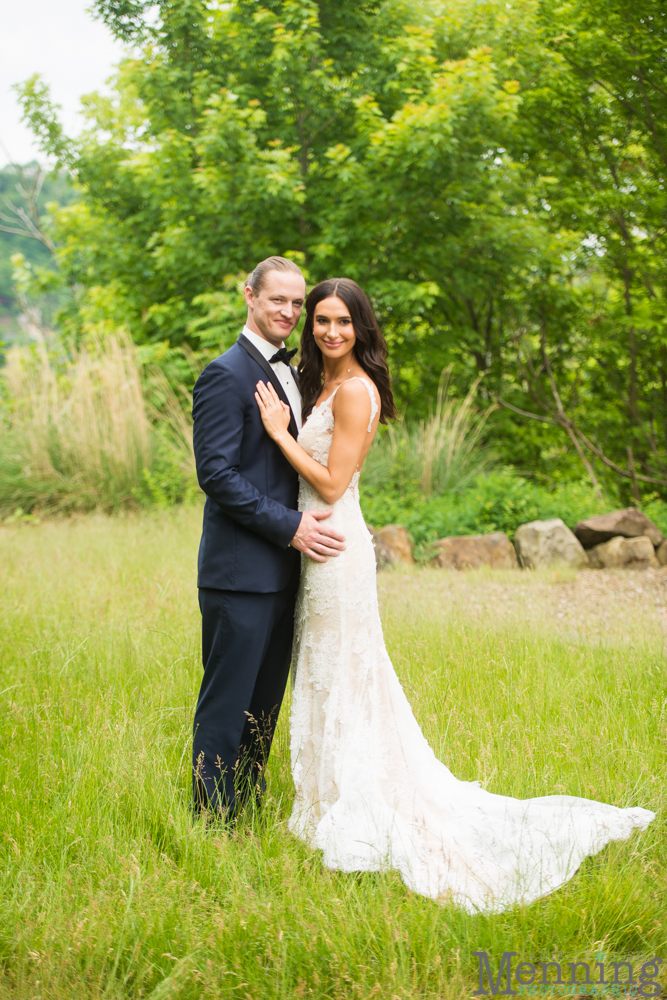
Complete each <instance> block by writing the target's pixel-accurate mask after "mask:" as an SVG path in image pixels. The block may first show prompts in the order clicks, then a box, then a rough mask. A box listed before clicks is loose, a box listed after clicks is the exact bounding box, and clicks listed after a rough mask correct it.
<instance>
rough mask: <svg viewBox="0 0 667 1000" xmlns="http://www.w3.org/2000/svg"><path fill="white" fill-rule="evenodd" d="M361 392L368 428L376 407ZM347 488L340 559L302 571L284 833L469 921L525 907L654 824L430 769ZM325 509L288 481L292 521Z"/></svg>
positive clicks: (306, 441)
mask: <svg viewBox="0 0 667 1000" xmlns="http://www.w3.org/2000/svg"><path fill="white" fill-rule="evenodd" d="M362 381H363V382H364V384H365V385H366V386H367V388H368V391H369V394H370V396H371V402H372V412H371V424H372V421H373V418H374V416H375V414H376V413H377V404H376V402H375V398H374V394H373V390H372V388H371V385H370V383H368V382H367V381H366V380H364V379H362ZM334 395H335V393H334V394H333V395H332V396H330V397H329V399H327V400H326V402H324V403H322V404H321V405H320V406H319V407H317V408H316V409H314V410H313V412H312V413H311V414H310V416H309V417H308V420H307V421H306V423H305V424H304V426H303V429H302V430H301V433H300V434H299V438H298V440H299V444H300V445H301V447H302V448H304V449H305V451H306V452H307V453H308V454H309V455H311V456H312V457H313V458H315V459H316V460H317V461H318V462H321V463H322V465H326V464H327V459H328V454H329V448H330V446H331V438H332V434H333V426H334V418H333V413H332V410H331V404H332V401H333V398H334ZM371 424H369V427H368V430H369V431H370V430H371ZM358 481H359V473H356V474H355V476H354V478H353V480H352V482H351V483H350V486H349V487H348V489H347V491H346V492H345V493H344V494H343V496H342V497H341V499H340V500H338V501H337V502H336V503H335V504H334V505H333V513H332V515H331V518H330V519H329V520H328V521H327V524H329V525H330V526H331V527H332V528H337V529H338V530H339V531H341V532H342V533H343V534H344V535H345V538H346V546H347V547H346V550H345V552H344V553H342V554H341V555H340V556H338V557H337V558H335V559H329V560H328V562H326V563H316V562H313V561H312V560H309V559H306V558H304V559H303V572H302V577H301V587H300V591H299V599H298V604H297V615H296V633H295V643H296V645H295V657H294V661H293V662H294V663H295V668H293V670H294V674H293V678H294V680H293V706H292V717H291V755H292V773H293V776H294V784H295V786H296V799H295V802H294V809H293V811H292V815H291V818H290V829H291V830H292V831H293V832H294V833H295V834H297V835H298V836H299V837H301V838H302V839H303V840H305V841H306V842H307V843H308V844H309V845H311V846H312V847H315V848H320V849H321V850H322V851H323V853H324V863H325V865H327V866H328V867H329V868H337V869H341V870H343V871H348V872H351V871H378V870H381V869H382V870H383V869H389V868H394V869H397V870H398V871H399V872H400V874H401V876H402V878H403V881H404V882H405V884H406V885H407V886H408V887H409V888H410V889H412V890H414V891H415V892H417V893H421V894H422V895H424V896H430V897H431V898H432V899H440V900H444V899H451V900H453V901H454V902H455V903H457V904H459V905H460V906H461V907H463V908H464V909H466V910H468V911H469V912H476V911H478V910H480V911H487V912H497V911H500V910H503V909H506V908H507V907H509V906H511V905H512V904H513V903H518V902H523V903H529V902H531V901H532V900H534V899H537V898H538V897H539V896H542V895H544V894H545V893H548V892H551V891H553V890H554V889H556V888H558V886H561V885H563V883H564V882H566V881H567V880H568V879H569V878H571V877H572V875H573V874H574V872H575V871H576V869H577V867H578V866H579V864H580V863H581V861H582V859H583V858H584V857H586V855H588V854H595V853H596V852H597V851H599V850H601V848H602V847H604V845H605V844H607V843H608V842H609V841H610V840H623V839H625V838H626V837H628V836H630V833H631V832H632V830H633V829H634V828H635V827H638V828H639V829H642V830H643V829H645V828H646V827H647V826H648V824H649V823H650V821H651V820H652V819H653V818H654V813H652V812H649V811H648V810H646V809H639V808H634V809H619V808H616V807H615V806H609V805H605V804H604V803H602V802H592V801H589V800H587V799H580V798H574V797H572V796H565V795H550V796H544V797H541V798H535V799H523V800H522V799H513V798H508V797H505V796H503V795H494V794H491V793H490V792H487V791H484V789H482V788H480V787H479V784H478V783H477V782H467V781H459V780H458V779H457V778H455V777H454V775H453V774H452V773H451V771H449V770H448V769H447V768H446V767H445V765H444V764H442V763H441V762H440V761H439V760H438V759H437V758H436V756H435V754H434V753H433V751H432V750H431V748H430V747H429V745H428V743H427V742H426V740H425V739H424V737H423V736H422V733H421V730H420V728H419V726H418V724H417V722H416V720H415V718H414V716H413V714H412V711H411V709H410V705H409V704H408V701H407V698H406V696H405V694H404V693H403V689H402V688H401V685H400V683H399V680H398V678H397V676H396V674H395V672H394V668H393V667H392V664H391V661H390V659H389V656H388V654H387V651H386V649H385V645H384V640H383V637H382V626H381V623H380V615H379V611H378V601H377V588H376V579H375V554H374V551H373V542H372V540H371V536H370V534H369V532H368V529H367V528H366V525H365V524H364V519H363V516H362V513H361V509H360V507H359V490H358V486H357V484H358ZM327 506H328V505H327V504H326V503H325V502H324V501H323V500H322V498H321V497H320V496H319V495H318V494H317V493H316V492H315V490H313V489H312V487H310V486H309V485H308V484H307V483H306V482H304V481H303V480H301V488H300V496H299V509H300V510H311V509H313V508H319V509H325V508H327ZM461 669H465V666H464V665H463V666H462V668H461Z"/></svg>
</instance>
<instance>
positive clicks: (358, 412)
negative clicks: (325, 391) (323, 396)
mask: <svg viewBox="0 0 667 1000" xmlns="http://www.w3.org/2000/svg"><path fill="white" fill-rule="evenodd" d="M371 395H372V397H373V399H372V401H371ZM334 403H335V404H336V415H337V416H345V417H347V416H349V417H352V418H354V417H358V418H364V419H365V420H368V418H369V414H370V412H371V411H373V415H375V411H376V410H377V408H378V407H379V405H380V394H379V393H378V390H377V387H376V385H375V383H374V382H373V380H372V379H370V378H368V376H367V375H364V376H363V377H362V376H356V377H355V378H350V379H348V380H347V381H346V382H343V384H342V385H341V387H340V389H339V390H338V392H337V393H336V398H335V400H334ZM373 403H374V404H375V408H374V407H373Z"/></svg>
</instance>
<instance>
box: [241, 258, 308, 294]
mask: <svg viewBox="0 0 667 1000" xmlns="http://www.w3.org/2000/svg"><path fill="white" fill-rule="evenodd" d="M269 271H294V273H295V274H300V275H301V277H302V278H303V273H302V271H301V268H300V267H299V265H298V264H295V263H294V261H293V260H288V259H287V257H267V258H266V260H260V262H259V264H257V266H256V267H255V269H254V270H253V271H251V272H250V274H249V275H248V277H247V279H246V288H250V289H252V293H253V295H257V293H258V292H261V290H262V288H263V287H264V282H265V280H266V276H267V274H268V273H269Z"/></svg>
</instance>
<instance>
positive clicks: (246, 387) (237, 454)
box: [192, 334, 301, 594]
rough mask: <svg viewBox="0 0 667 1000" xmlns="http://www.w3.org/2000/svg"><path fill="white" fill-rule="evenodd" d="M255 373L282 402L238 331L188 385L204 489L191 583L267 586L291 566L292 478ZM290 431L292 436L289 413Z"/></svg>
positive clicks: (265, 589)
mask: <svg viewBox="0 0 667 1000" xmlns="http://www.w3.org/2000/svg"><path fill="white" fill-rule="evenodd" d="M260 379H261V380H262V381H264V382H271V383H272V385H273V386H274V388H275V390H276V392H277V393H278V395H279V396H280V398H281V399H282V400H283V402H285V403H288V400H287V396H286V394H285V391H284V389H283V387H282V386H281V384H280V382H279V381H278V379H277V378H276V376H275V374H274V372H273V370H272V368H271V366H270V365H269V363H268V362H267V361H266V359H265V358H264V357H263V356H262V355H261V353H260V352H259V351H258V350H257V349H256V348H255V347H254V346H253V344H251V343H250V341H249V340H248V339H247V338H246V337H244V336H243V334H242V335H241V336H240V337H239V340H238V341H237V342H236V343H235V344H234V346H233V347H230V349H229V350H228V351H225V353H224V354H222V355H221V356H220V357H219V358H216V359H215V361H212V362H211V363H210V364H209V365H208V366H207V367H206V368H205V369H204V371H203V372H202V373H201V375H200V376H199V378H198V379H197V382H196V385H195V387H194V391H193V406H192V416H193V420H194V449H195V460H196V463H197V478H198V479H199V485H200V486H201V488H202V490H203V491H204V493H205V494H206V505H205V507H204V525H203V531H202V537H201V543H200V546H199V573H198V580H197V585H198V586H199V587H206V588H211V589H214V590H243V591H248V592H251V593H262V594H267V593H274V592H277V591H279V590H283V588H285V587H286V586H288V584H289V583H290V581H291V579H292V577H293V574H294V573H295V572H297V571H298V570H297V565H298V562H299V559H300V555H299V553H298V552H297V551H296V550H295V549H293V548H290V542H291V540H292V539H293V538H294V535H295V534H296V531H297V528H298V527H299V524H300V522H301V514H300V513H299V512H298V511H297V509H296V507H297V499H298V493H299V480H298V476H297V474H296V472H295V471H294V469H293V468H292V466H291V465H290V464H289V462H288V461H287V459H286V458H285V457H284V455H283V453H282V452H281V450H280V448H278V446H277V445H276V444H275V443H274V442H273V441H272V440H271V438H270V437H269V436H268V434H267V433H266V431H265V430H264V426H263V424H262V421H261V418H260V415H259V408H258V406H257V402H256V400H255V386H256V384H257V382H258V381H259V380H260ZM288 405H289V404H288ZM290 432H291V433H292V434H293V435H294V436H295V437H296V433H297V429H296V423H295V421H294V418H293V417H292V420H291V422H290Z"/></svg>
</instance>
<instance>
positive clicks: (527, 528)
mask: <svg viewBox="0 0 667 1000" xmlns="http://www.w3.org/2000/svg"><path fill="white" fill-rule="evenodd" d="M514 545H515V546H516V552H517V555H518V557H519V562H520V563H521V565H522V566H524V567H525V568H526V569H539V568H540V567H544V566H554V565H556V564H558V563H560V564H562V565H566V566H573V567H575V568H579V567H581V566H588V565H589V561H588V556H587V555H586V553H585V552H584V549H583V546H582V544H581V542H580V541H579V539H578V538H576V537H575V536H574V535H573V533H572V532H571V531H570V529H569V528H568V527H567V525H566V524H564V523H563V521H561V519H560V518H559V517H553V518H551V519H550V520H549V521H531V522H530V523H529V524H522V525H521V527H520V528H517V531H516V534H515V536H514Z"/></svg>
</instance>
